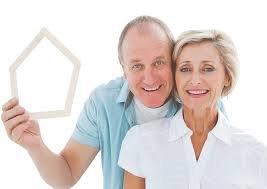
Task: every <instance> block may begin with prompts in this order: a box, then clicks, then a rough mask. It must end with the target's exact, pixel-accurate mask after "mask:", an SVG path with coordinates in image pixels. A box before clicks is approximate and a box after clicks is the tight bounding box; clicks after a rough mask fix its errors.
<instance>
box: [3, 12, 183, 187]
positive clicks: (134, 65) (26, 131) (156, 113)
mask: <svg viewBox="0 0 267 189" xmlns="http://www.w3.org/2000/svg"><path fill="white" fill-rule="evenodd" d="M172 50H173V38H172V35H171V33H170V31H169V29H168V28H167V26H166V25H165V24H164V23H163V22H162V21H160V20H158V19H156V18H153V17H149V16H141V17H137V18H136V19H134V20H132V21H131V22H129V23H128V24H127V25H126V26H125V28H124V30H123V31H122V33H121V37H120V40H119V45H118V53H119V60H120V63H121V65H122V67H123V71H124V78H118V79H116V80H113V81H110V82H109V83H108V84H106V85H101V86H99V87H98V88H96V89H95V90H94V91H93V92H92V94H91V95H90V97H89V98H88V100H87V101H86V103H85V106H84V109H83V110H82V112H81V115H80V117H79V119H78V121H77V124H76V128H75V130H74V132H73V135H72V137H71V139H70V140H69V142H68V143H67V145H66V146H65V148H64V149H63V151H62V152H61V153H60V154H54V153H52V152H51V151H50V150H49V149H48V148H47V146H46V145H45V144H44V143H43V140H42V138H41V134H40V130H39V125H38V123H37V122H36V121H34V120H30V119H29V115H28V113H27V112H26V111H25V109H24V108H22V107H21V106H20V105H19V102H18V100H16V99H11V100H9V101H8V102H7V103H6V104H5V105H3V108H2V109H3V114H2V121H3V123H4V125H5V128H6V131H7V134H8V136H9V138H10V139H11V140H12V141H14V142H16V143H17V144H19V145H20V146H22V147H24V148H25V149H26V150H27V151H28V153H29V154H30V156H31V158H32V159H33V161H34V163H35V165H36V167H37V169H38V170H39V172H40V174H41V176H42V178H43V179H44V180H45V181H46V182H47V183H48V184H49V185H51V186H52V187H55V188H69V187H71V186H73V185H74V184H75V183H76V182H77V181H78V180H79V178H80V177H81V175H82V174H83V173H84V171H85V170H86V168H87V167H88V166H89V165H90V164H91V162H92V161H93V159H94V158H95V156H96V155H97V153H98V152H99V151H100V150H101V155H102V167H103V175H104V188H105V189H119V188H122V180H123V170H122V169H121V168H119V167H118V165H117V161H118V156H119V152H120V148H121V142H122V140H123V138H124V136H125V134H126V132H127V131H128V130H129V128H131V127H132V126H134V125H136V124H142V123H145V122H148V121H151V120H155V119H159V118H163V117H170V116H173V115H174V114H175V113H176V112H177V110H178V109H179V107H180V105H179V104H178V102H176V101H174V100H173V99H172V98H171V97H170V94H171V91H172V88H173V76H172V69H171V67H172V63H171V55H172Z"/></svg>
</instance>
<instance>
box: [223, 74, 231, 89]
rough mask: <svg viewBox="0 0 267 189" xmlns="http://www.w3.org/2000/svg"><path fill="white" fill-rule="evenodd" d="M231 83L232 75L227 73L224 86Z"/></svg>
mask: <svg viewBox="0 0 267 189" xmlns="http://www.w3.org/2000/svg"><path fill="white" fill-rule="evenodd" d="M230 84H231V82H230V77H229V76H228V75H226V77H225V79H224V86H225V87H229V86H230Z"/></svg>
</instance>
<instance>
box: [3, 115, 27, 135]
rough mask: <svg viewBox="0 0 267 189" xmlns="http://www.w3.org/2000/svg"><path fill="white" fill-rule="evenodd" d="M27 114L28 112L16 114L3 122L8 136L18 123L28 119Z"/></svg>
mask: <svg viewBox="0 0 267 189" xmlns="http://www.w3.org/2000/svg"><path fill="white" fill-rule="evenodd" d="M29 117H30V116H29V114H28V113H24V114H22V115H18V116H16V117H14V118H13V119H10V120H8V121H6V122H5V126H6V131H7V134H8V135H9V136H10V135H11V132H12V130H13V129H14V128H15V127H17V126H18V125H20V124H22V123H24V122H27V121H28V120H29Z"/></svg>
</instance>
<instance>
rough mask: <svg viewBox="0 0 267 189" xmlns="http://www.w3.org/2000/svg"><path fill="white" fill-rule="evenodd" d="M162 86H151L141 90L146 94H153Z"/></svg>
mask: <svg viewBox="0 0 267 189" xmlns="http://www.w3.org/2000/svg"><path fill="white" fill-rule="evenodd" d="M161 86H162V85H158V86H153V87H143V88H142V89H143V90H145V91H146V92H154V91H157V90H159V89H160V87H161Z"/></svg>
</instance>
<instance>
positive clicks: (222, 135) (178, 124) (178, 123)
mask: <svg viewBox="0 0 267 189" xmlns="http://www.w3.org/2000/svg"><path fill="white" fill-rule="evenodd" d="M210 133H211V134H213V135H214V136H215V137H216V138H218V139H219V140H221V141H223V142H224V143H226V144H231V126H230V123H229V121H228V119H227V118H226V117H225V116H224V115H223V113H222V112H221V111H220V110H219V112H218V121H217V124H216V125H215V127H214V128H213V129H212V130H211V131H210ZM192 134H193V132H192V131H191V129H189V128H188V127H187V126H186V124H185V122H184V118H183V110H182V108H181V109H180V110H179V111H178V112H177V113H176V114H175V116H174V117H173V118H172V119H171V121H170V128H169V141H174V140H178V139H180V138H182V137H183V136H185V135H190V136H191V135H192Z"/></svg>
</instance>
